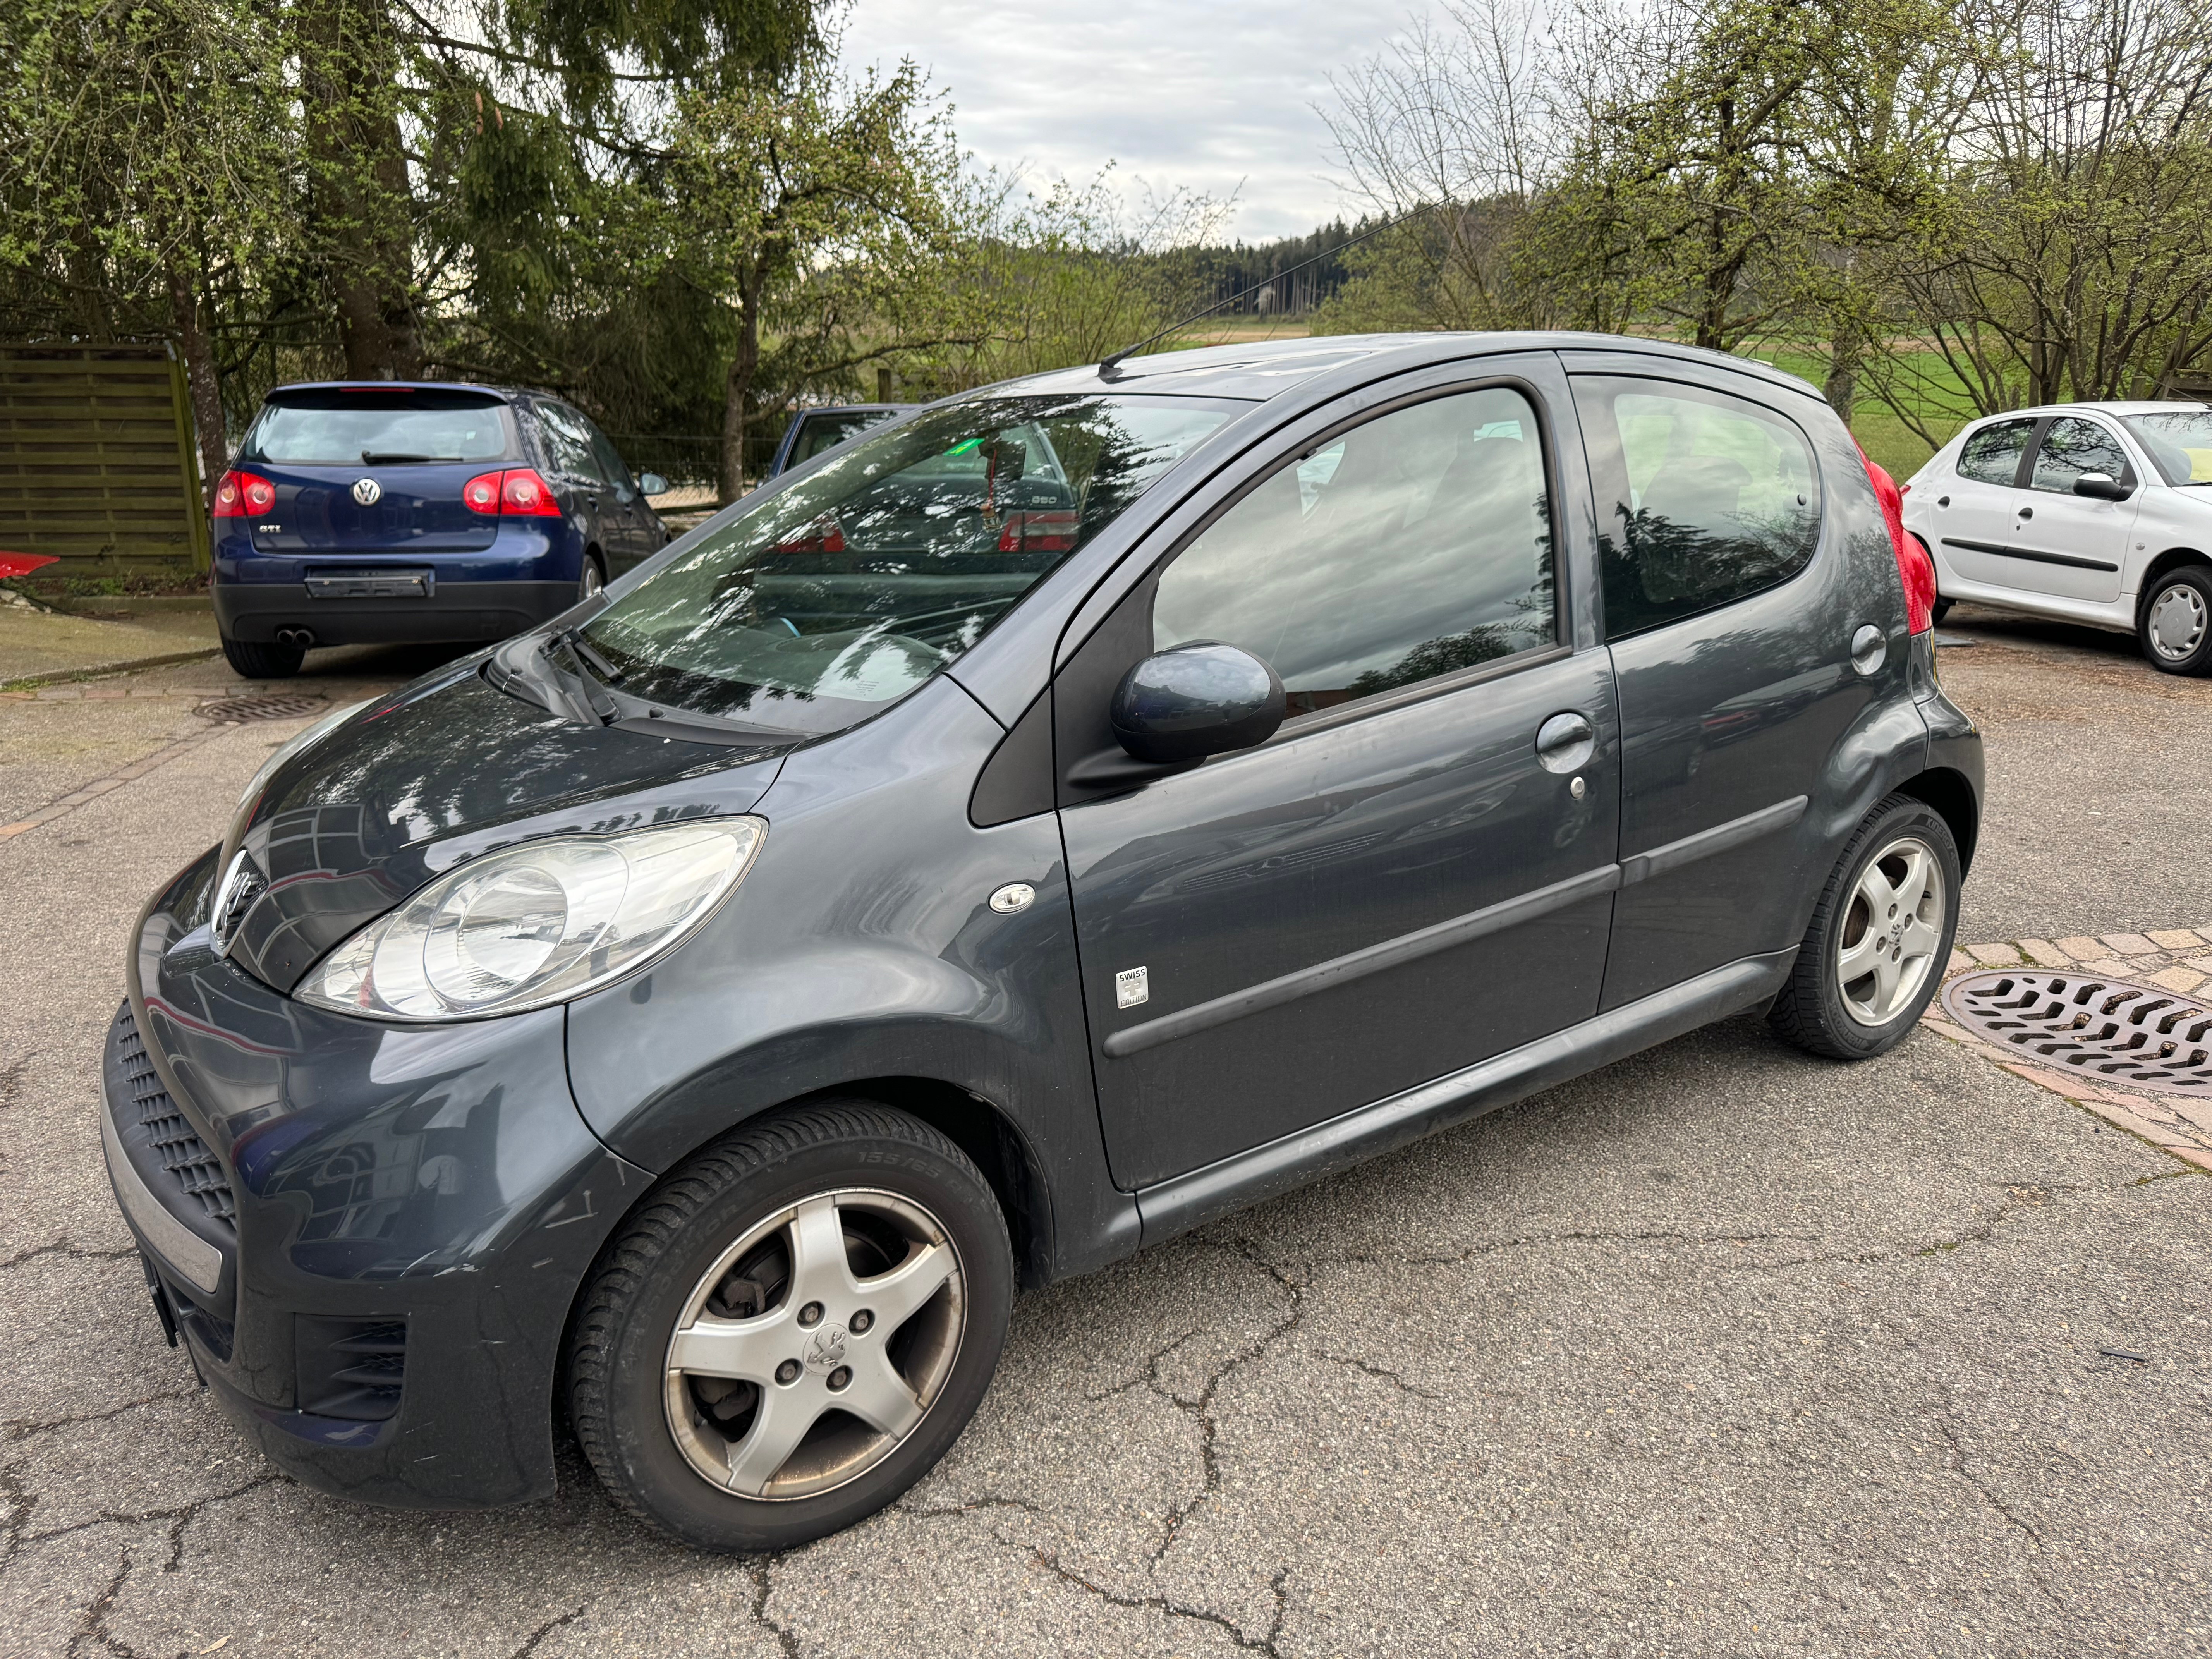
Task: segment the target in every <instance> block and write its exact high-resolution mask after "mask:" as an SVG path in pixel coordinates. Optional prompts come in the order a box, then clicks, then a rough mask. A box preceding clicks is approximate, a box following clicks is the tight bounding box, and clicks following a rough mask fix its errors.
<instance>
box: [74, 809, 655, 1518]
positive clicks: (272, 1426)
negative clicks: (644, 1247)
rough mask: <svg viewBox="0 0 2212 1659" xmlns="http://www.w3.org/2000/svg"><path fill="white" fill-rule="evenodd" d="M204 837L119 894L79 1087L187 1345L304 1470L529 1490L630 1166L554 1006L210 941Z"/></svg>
mask: <svg viewBox="0 0 2212 1659" xmlns="http://www.w3.org/2000/svg"><path fill="white" fill-rule="evenodd" d="M214 856H215V854H213V853H212V852H210V854H208V855H207V856H206V857H204V858H203V859H202V860H199V861H198V862H197V863H196V864H195V865H194V866H192V868H191V869H190V870H187V871H186V872H184V873H183V874H182V875H181V876H179V878H178V879H177V880H176V881H175V882H174V883H173V884H171V885H170V887H169V889H168V890H167V891H166V892H164V893H163V894H162V895H161V896H159V897H157V898H156V899H155V901H154V903H153V904H152V905H151V906H150V907H149V909H148V911H147V913H146V915H144V916H143V918H142V919H141V921H140V923H139V927H138V931H137V938H136V939H135V940H134V945H135V947H136V948H135V949H133V950H132V951H131V952H130V954H129V957H128V971H129V976H130V979H131V995H130V998H129V1000H128V1001H127V1002H126V1003H125V1006H124V1007H123V1009H122V1010H121V1011H119V1012H118V1016H117V1019H116V1022H115V1025H114V1027H113V1028H112V1030H111V1033H110V1036H109V1042H108V1051H107V1055H106V1066H105V1067H104V1074H103V1089H102V1096H103V1111H104V1115H105V1118H106V1121H105V1122H104V1123H103V1125H102V1127H101V1141H102V1144H103V1146H104V1148H105V1149H106V1155H107V1164H108V1169H109V1172H110V1177H111V1179H112V1182H113V1184H114V1187H115V1191H116V1194H117V1200H118V1205H119V1206H120V1207H121V1209H122V1211H123V1213H124V1218H125V1221H126V1222H128V1224H129V1225H130V1226H131V1232H132V1234H133V1235H134V1237H136V1238H137V1243H138V1248H139V1249H140V1251H141V1253H142V1254H143V1255H144V1256H145V1257H146V1259H147V1261H148V1263H149V1267H151V1269H152V1271H153V1273H154V1274H155V1277H156V1279H158V1280H159V1283H160V1286H161V1294H162V1301H163V1302H164V1303H165V1304H166V1305H167V1308H168V1309H169V1310H171V1311H172V1312H173V1315H174V1316H175V1323H176V1325H177V1327H178V1328H179V1331H180V1334H181V1335H182V1337H183V1339H184V1340H185V1342H186V1343H188V1344H189V1345H190V1347H191V1356H192V1358H193V1361H194V1363H195V1364H196V1365H197V1368H198V1370H199V1371H200V1374H201V1375H202V1376H203V1377H204V1379H205V1380H206V1381H207V1383H209V1384H210V1386H211V1387H212V1388H213V1389H215V1391H216V1394H217V1395H218V1396H219V1397H220V1399H221V1400H222V1404H223V1406H224V1407H225V1409H226V1410H227V1411H228V1413H229V1414H230V1416H231V1417H232V1418H233V1419H234V1420H235V1421H236V1422H237V1424H238V1425H239V1426H240V1429H241V1430H242V1431H244V1432H245V1433H246V1436H247V1437H249V1438H250V1439H252V1441H253V1442H254V1443H255V1444H256V1445H258V1447H259V1448H260V1449H261V1450H262V1451H263V1453H264V1454H265V1455H267V1456H268V1457H269V1458H270V1460H271V1461H272V1462H275V1463H276V1464H277V1465H278V1466H279V1467H281V1468H283V1469H284V1470H286V1471H287V1472H288V1473H289V1474H292V1475H294V1476H295V1477H296V1478H298V1479H299V1480H301V1481H303V1482H304V1483H306V1484H307V1485H309V1486H315V1487H317V1488H319V1489H320V1490H323V1491H325V1492H333V1493H337V1494H338V1495H340V1496H343V1497H349V1498H356V1499H359V1500H363V1501H367V1502H369V1503H376V1504H391V1505H394V1506H399V1507H407V1508H430V1509H460V1508H474V1507H478V1506H482V1505H487V1504H503V1503H516V1502H520V1501H524V1500H526V1499H530V1498H539V1497H543V1496H544V1495H546V1494H547V1493H549V1492H551V1491H552V1490H553V1487H554V1468H553V1445H552V1423H553V1411H554V1399H553V1393H554V1378H555V1374H556V1366H557V1364H558V1361H559V1357H560V1351H561V1343H562V1336H563V1334H564V1328H565V1326H566V1322H567V1319H568V1310H569V1307H570V1305H571V1304H572V1302H573V1301H574V1296H575V1294H576V1291H577V1288H578V1286H579V1285H580V1284H581V1283H582V1281H583V1279H584V1276H585V1275H586V1273H588V1272H589V1270H590V1267H591V1264H592V1260H593V1259H594V1257H595V1256H596V1255H597V1254H598V1251H599V1247H600V1245H601V1244H602V1243H604V1242H605V1238H606V1237H607V1234H608V1233H609V1231H611V1229H612V1227H613V1226H614V1225H616V1223H617V1221H618V1220H619V1219H620V1218H621V1217H622V1215H623V1213H624V1212H625V1211H626V1210H627V1209H628V1208H629V1203H630V1201H631V1200H632V1199H633V1198H635V1196H636V1195H637V1194H641V1192H642V1191H643V1190H644V1188H645V1186H646V1185H647V1183H648V1182H650V1180H651V1177H650V1176H648V1175H647V1174H646V1172H645V1171H643V1170H638V1169H636V1168H635V1166H633V1165H630V1164H626V1163H624V1162H623V1160H622V1159H620V1158H616V1157H614V1156H613V1155H612V1154H611V1153H610V1152H607V1151H606V1150H605V1147H603V1146H600V1145H599V1141H598V1139H596V1138H595V1137H594V1136H593V1135H592V1133H591V1131H590V1130H589V1128H588V1127H586V1125H585V1123H584V1121H583V1119H582V1117H581V1116H580V1114H579V1113H578V1112H577V1109H576V1107H575V1103H574V1098H573V1097H572V1096H571V1095H570V1093H569V1091H568V1081H567V1072H566V1060H565V1053H564V1044H563V1034H562V1011H560V1010H559V1009H547V1010H541V1011H538V1012H533V1013H527V1014H521V1015H517V1016H515V1017H514V1018H511V1019H505V1020H487V1021H480V1022H477V1023H476V1024H471V1025H465V1026H453V1027H445V1028H431V1027H421V1028H410V1029H407V1030H401V1029H398V1028H394V1027H391V1026H384V1025H378V1024H374V1023H372V1022H368V1021H362V1020H355V1019H349V1018H343V1017H340V1016H336V1015H328V1014H324V1013H321V1012H318V1011H316V1010H313V1009H310V1008H307V1007H306V1006H303V1005H301V1004H299V1003H295V1002H293V1001H291V1000H289V999H287V998H284V997H281V996H279V995H278V994H276V992H274V991H272V990H270V989H269V988H268V987H266V986H264V985H261V984H260V983H259V982H258V981H255V980H253V979H252V978H250V977H249V976H248V975H245V974H243V973H241V972H240V971H239V970H238V969H234V968H233V967H231V966H230V965H229V964H228V963H225V962H223V961H222V960H221V959H220V958H218V957H216V956H215V955H214V953H213V951H212V950H211V949H210V947H209V945H208V935H207V929H206V927H205V925H204V916H202V915H199V914H198V913H199V912H200V911H202V910H204V908H205V896H206V893H207V890H208V887H209V880H208V877H209V875H210V866H211V864H212V861H213V859H214ZM142 1038H143V1053H140V1052H139V1051H138V1045H139V1043H140V1042H141V1040H142Z"/></svg>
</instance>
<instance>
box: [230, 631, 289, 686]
mask: <svg viewBox="0 0 2212 1659" xmlns="http://www.w3.org/2000/svg"><path fill="white" fill-rule="evenodd" d="M222 656H223V660H224V661H225V662H228V664H229V665H230V669H231V672H233V673H234V674H236V675H237V676H238V677H239V678H240V679H247V680H289V679H290V678H292V676H293V675H295V674H296V673H298V672H299V671H300V665H301V663H303V662H305V661H307V653H306V652H305V651H304V650H302V649H301V647H298V646H296V645H251V644H248V643H247V642H246V641H244V640H234V639H231V638H228V636H226V637H225V638H224V640H223V642H222Z"/></svg>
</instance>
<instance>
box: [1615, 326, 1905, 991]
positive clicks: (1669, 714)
mask: <svg viewBox="0 0 2212 1659" xmlns="http://www.w3.org/2000/svg"><path fill="white" fill-rule="evenodd" d="M1574 386H1575V403H1576V407H1577V410H1578V411H1579V412H1580V414H1581V417H1582V428H1583V443H1584V446H1585V447H1586V448H1587V450H1588V452H1589V457H1590V467H1591V475H1592V477H1591V482H1592V483H1593V485H1594V487H1595V491H1596V495H1597V502H1598V522H1599V526H1600V528H1601V542H1600V550H1599V552H1600V568H1601V574H1602V579H1603V588H1604V602H1605V631H1606V637H1607V641H1609V642H1610V645H1611V649H1612V653H1613V673H1614V677H1615V682H1614V683H1615V686H1616V689H1617V690H1618V693H1619V696H1620V729H1621V745H1622V748H1621V792H1622V805H1621V824H1620V860H1621V866H1622V884H1621V889H1620V894H1619V896H1617V898H1616V899H1615V902H1614V908H1613V943H1612V950H1611V954H1610V957H1609V960H1608V963H1607V969H1606V980H1605V991H1604V1001H1603V1006H1605V1007H1606V1008H1607V1009H1612V1008H1617V1007H1619V1006H1621V1005H1622V1004H1624V1003H1628V1002H1632V1001H1634V1000H1637V999H1638V998H1639V997H1644V996H1649V995H1651V994H1655V993H1657V992H1660V991H1663V990H1665V989H1667V988H1668V987H1671V986H1674V985H1676V984H1679V983H1680V982H1681V981H1684V980H1686V979H1690V978H1692V977H1693V976H1695V975H1699V974H1700V973H1704V972H1705V971H1707V970H1709V969H1717V968H1719V967H1722V966H1723V965H1724V964H1727V963H1733V962H1736V961H1740V960H1741V959H1743V958H1745V957H1753V956H1758V955H1762V954H1765V953H1766V952H1770V951H1781V950H1786V949H1788V948H1790V946H1793V945H1796V943H1797V940H1798V938H1799V936H1800V934H1801V933H1802V928H1803V925H1804V923H1803V915H1804V913H1805V911H1806V910H1807V909H1808V908H1809V902H1808V898H1807V893H1808V886H1807V884H1808V882H1814V883H1817V882H1818V881H1819V880H1820V878H1822V877H1824V876H1825V875H1826V870H1827V867H1828V866H1829V864H1830V863H1831V862H1832V859H1833V856H1834V854H1833V852H1832V847H1831V841H1832V837H1833V836H1835V835H1836V834H1837V833H1838V831H1837V829H1836V826H1837V823H1838V821H1839V820H1841V819H1853V820H1855V818H1856V817H1857V814H1858V813H1861V812H1863V811H1864V810H1865V806H1864V805H1863V804H1859V803H1857V801H1856V799H1855V797H1854V796H1853V795H1852V793H1851V791H1852V790H1853V789H1855V788H1856V787H1858V781H1857V777H1856V775H1854V774H1852V773H1851V772H1850V769H1848V767H1845V766H1842V765H1839V763H1838V758H1837V757H1838V752H1839V745H1841V744H1843V742H1844V738H1845V734H1846V733H1848V732H1850V731H1851V729H1852V727H1853V726H1854V724H1855V722H1857V721H1858V720H1860V718H1861V717H1862V715H1863V714H1866V713H1867V711H1868V710H1869V705H1870V703H1871V702H1873V700H1874V698H1875V695H1876V692H1877V690H1878V689H1879V688H1881V687H1884V686H1888V685H1891V684H1893V683H1894V680H1895V677H1896V676H1898V675H1899V674H1902V673H1903V672H1904V671H1905V656H1906V653H1905V638H1904V635H1903V631H1902V630H1903V622H1904V615H1903V611H1902V602H1901V600H1900V599H1899V593H1898V586H1897V568H1896V562H1895V559H1894V556H1893V553H1892V551H1891V550H1890V544H1889V540H1888V536H1887V531H1886V530H1884V529H1883V527H1882V525H1881V517H1880V511H1879V507H1878V504H1877V503H1876V502H1875V498H1874V493H1873V489H1872V486H1871V484H1870V483H1869V482H1868V479H1867V475H1866V471H1865V464H1864V462H1863V460H1862V459H1860V457H1859V455H1858V453H1857V450H1856V449H1855V448H1854V447H1852V445H1851V441H1850V435H1849V434H1848V433H1847V432H1845V431H1844V428H1843V427H1842V425H1841V423H1840V422H1837V421H1835V419H1834V417H1833V416H1832V415H1828V414H1827V411H1826V405H1825V404H1818V403H1816V402H1815V401H1814V399H1813V398H1810V397H1809V396H1808V397H1807V398H1804V399H1802V403H1800V402H1799V400H1798V399H1796V396H1795V394H1793V393H1790V392H1784V391H1782V390H1780V389H1779V388H1767V387H1765V386H1758V385H1756V384H1754V383H1751V382H1748V381H1747V379H1746V377H1741V376H1736V375H1732V374H1728V373H1727V372H1726V371H1722V370H1714V371H1710V372H1697V373H1695V377H1694V378H1686V379H1685V380H1679V381H1678V380H1673V379H1671V378H1669V379H1659V378H1650V379H1644V378H1638V377H1632V376H1630V375H1627V374H1606V375H1590V376H1578V377H1577V379H1576V380H1575V382H1574ZM1736 386H1743V387H1744V388H1745V391H1744V392H1743V393H1742V394H1739V393H1738V392H1735V390H1734V388H1735V387H1736ZM1793 404H1795V405H1796V409H1795V411H1794V414H1793V412H1792V411H1791V406H1792V405H1793ZM1797 416H1802V424H1801V422H1800V419H1799V418H1797ZM1823 416H1825V417H1826V418H1825V420H1823V419H1822V418H1821V417H1823ZM1870 623H1871V624H1874V625H1875V626H1877V627H1878V628H1880V629H1881V632H1882V633H1883V635H1885V636H1887V635H1889V634H1891V633H1892V632H1893V631H1894V633H1895V635H1896V637H1895V638H1894V639H1893V640H1892V641H1890V643H1889V645H1888V647H1887V651H1886V653H1885V655H1884V658H1883V660H1882V663H1881V665H1880V666H1878V667H1877V669H1876V670H1875V675H1874V677H1872V678H1869V675H1867V674H1865V673H1863V672H1860V671H1857V670H1856V669H1855V668H1854V665H1853V660H1852V649H1853V640H1854V638H1855V636H1856V635H1857V632H1858V630H1859V629H1862V628H1864V627H1866V626H1868V625H1869V624H1870ZM1894 701H1897V700H1895V699H1893V702H1894ZM1903 707H1904V708H1905V714H1904V716H1903V718H1905V719H1906V720H1914V721H1916V723H1917V717H1915V716H1913V715H1912V714H1911V712H1910V711H1911V704H1910V702H1909V701H1905V702H1904V703H1903ZM1889 740H1891V741H1895V740H1897V739H1889Z"/></svg>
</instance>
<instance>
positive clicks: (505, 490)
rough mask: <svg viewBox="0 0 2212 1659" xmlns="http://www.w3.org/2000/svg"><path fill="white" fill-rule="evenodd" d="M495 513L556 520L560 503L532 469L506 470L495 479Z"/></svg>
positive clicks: (515, 468)
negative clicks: (496, 487)
mask: <svg viewBox="0 0 2212 1659" xmlns="http://www.w3.org/2000/svg"><path fill="white" fill-rule="evenodd" d="M499 510H500V511H501V512H502V513H513V514H516V515H517V516H519V517H521V518H525V519H557V518H559V517H560V516H561V503H560V502H558V501H555V500H554V499H553V492H552V491H551V490H550V489H547V488H546V487H545V480H544V479H543V478H541V477H538V474H537V471H535V469H533V468H531V467H526V466H510V467H509V468H507V471H504V472H502V473H501V474H500V475H499Z"/></svg>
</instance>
